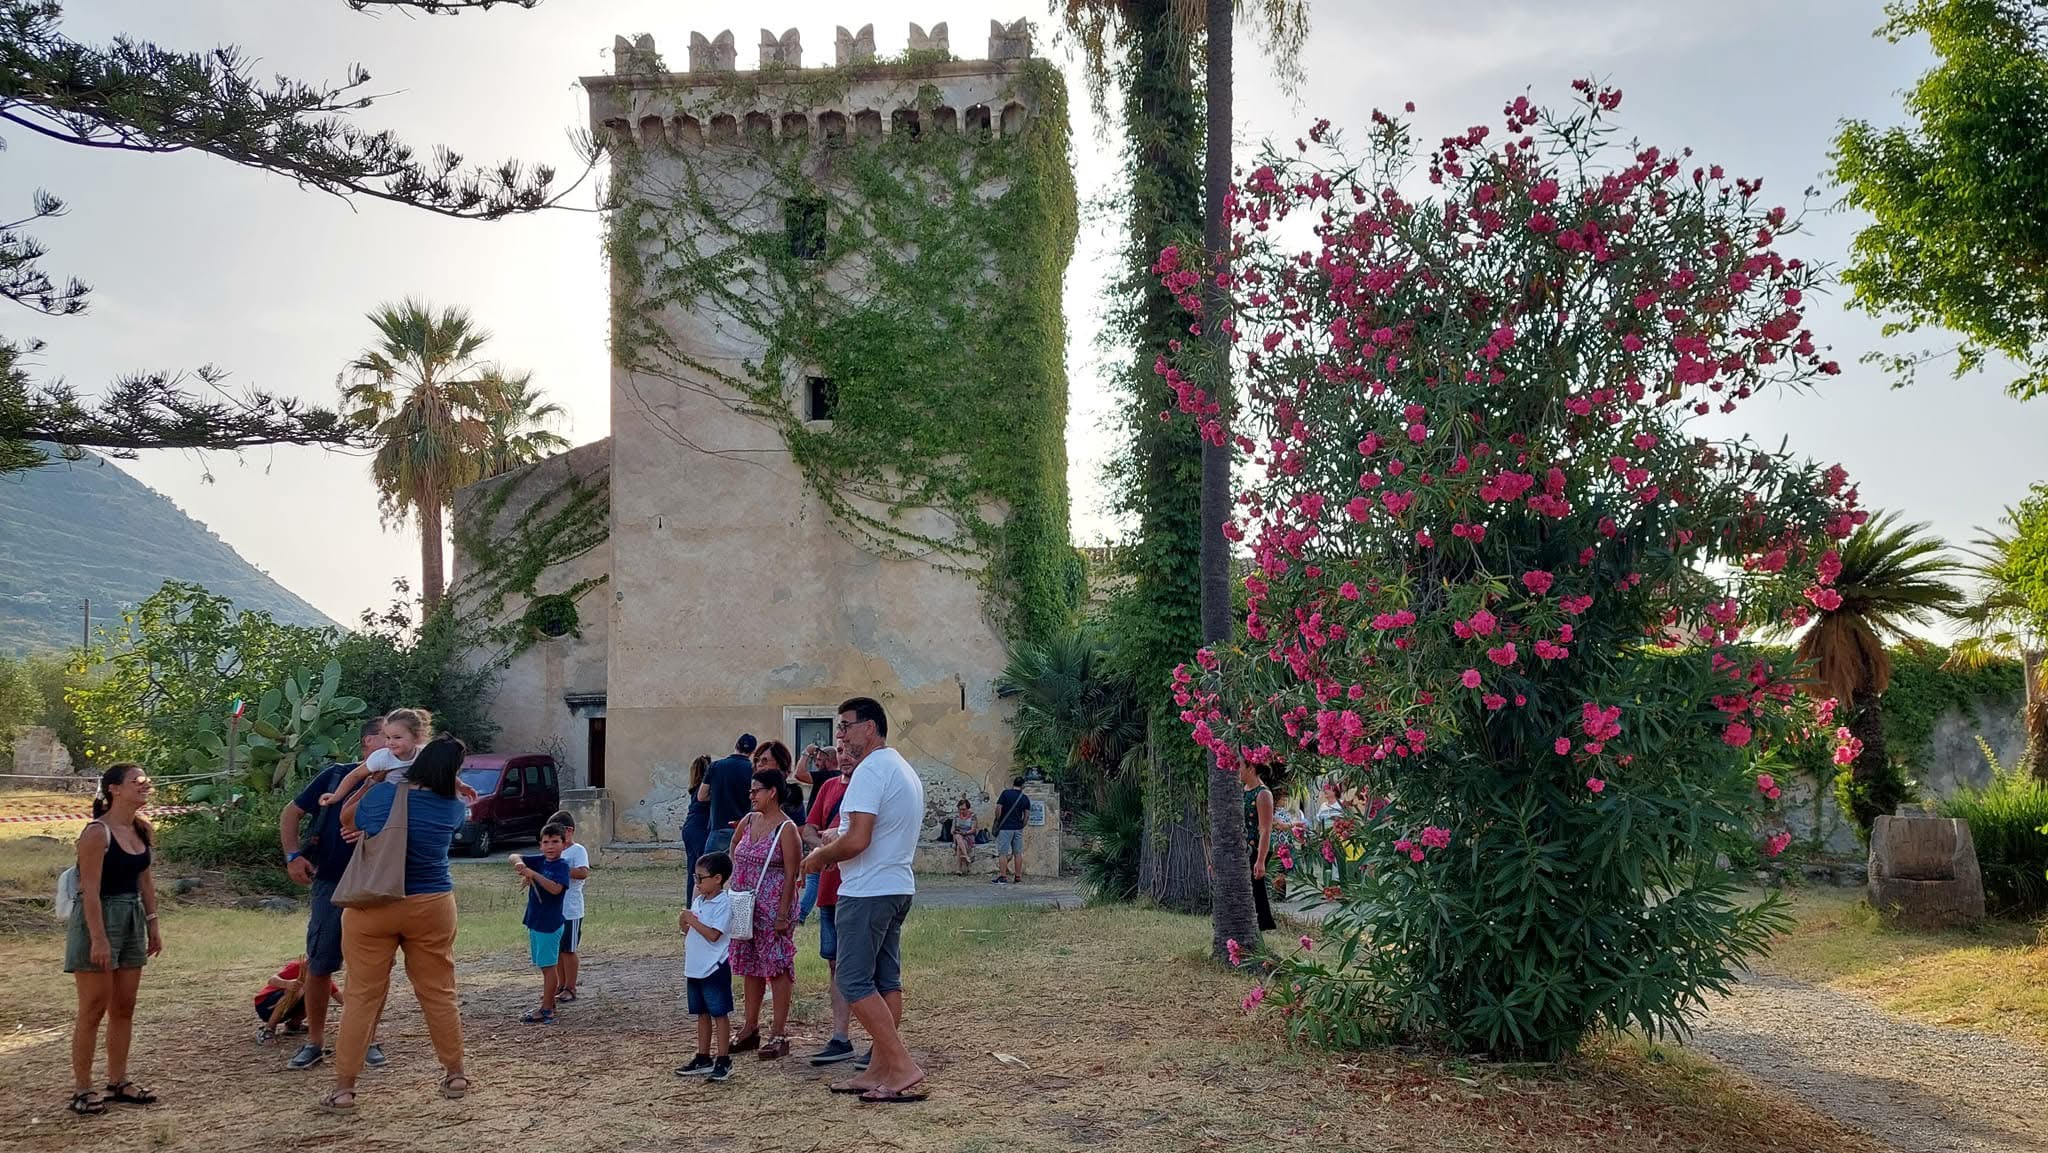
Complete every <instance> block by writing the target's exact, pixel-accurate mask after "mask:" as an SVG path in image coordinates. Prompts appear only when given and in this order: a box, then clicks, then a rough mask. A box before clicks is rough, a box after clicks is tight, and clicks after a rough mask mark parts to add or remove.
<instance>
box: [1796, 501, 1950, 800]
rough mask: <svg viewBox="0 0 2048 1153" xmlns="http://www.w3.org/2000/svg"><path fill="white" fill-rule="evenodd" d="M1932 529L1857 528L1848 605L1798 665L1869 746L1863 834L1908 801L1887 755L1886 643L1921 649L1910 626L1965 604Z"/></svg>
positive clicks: (1847, 569)
mask: <svg viewBox="0 0 2048 1153" xmlns="http://www.w3.org/2000/svg"><path fill="white" fill-rule="evenodd" d="M1927 528H1928V526H1926V525H1924V524H1901V523H1899V519H1898V515H1897V514H1896V513H1885V514H1883V515H1880V516H1878V517H1877V518H1875V519H1874V520H1872V521H1870V522H1869V523H1867V524H1865V525H1864V526H1863V527H1861V528H1859V529H1857V530H1856V532H1855V533H1854V534H1853V535H1851V536H1850V537H1849V539H1848V540H1846V541H1844V542H1843V544H1842V549H1841V556H1842V572H1841V575H1840V576H1838V577H1837V578H1836V579H1835V585H1834V588H1835V591H1836V592H1838V593H1840V594H1841V597H1842V601H1841V604H1840V605H1838V606H1836V607H1835V608H1834V609H1832V610H1823V611H1822V612H1821V614H1820V619H1819V620H1818V621H1816V622H1814V624H1813V626H1812V627H1811V628H1809V629H1807V631H1806V635H1805V636H1803V637H1801V638H1800V639H1799V647H1798V650H1797V653H1796V655H1797V657H1798V659H1799V660H1800V661H1801V662H1803V663H1804V662H1810V663H1811V664H1812V665H1813V672H1814V677H1815V679H1817V680H1818V681H1819V682H1820V683H1821V684H1822V685H1823V686H1825V689H1826V691H1827V692H1828V693H1830V694H1832V695H1833V696H1834V698H1835V700H1836V702H1837V703H1838V705H1839V707H1840V708H1842V709H1843V710H1844V714H1842V715H1844V717H1845V719H1844V722H1843V723H1844V724H1846V725H1847V726H1848V729H1849V731H1850V732H1851V733H1853V734H1854V735H1855V737H1856V739H1858V740H1860V741H1862V742H1863V752H1862V753H1861V754H1860V755H1859V756H1858V757H1857V758H1856V760H1855V761H1854V762H1853V763H1852V764H1851V765H1850V766H1849V779H1850V781H1851V783H1852V784H1853V785H1854V786H1856V787H1855V788H1854V789H1853V790H1852V792H1853V794H1854V796H1855V798H1856V805H1855V811H1853V812H1852V813H1851V814H1850V815H1851V816H1852V817H1853V818H1854V820H1855V821H1856V824H1857V827H1859V828H1862V829H1868V828H1870V824H1871V822H1872V821H1873V820H1875V819H1876V818H1877V817H1879V816H1882V815H1884V814H1886V813H1889V812H1891V811H1892V809H1893V808H1894V807H1895V806H1896V805H1897V804H1898V803H1899V802H1900V801H1901V800H1904V799H1905V798H1904V797H1903V795H1901V794H1902V792H1903V790H1902V788H1901V787H1900V783H1899V782H1898V781H1897V779H1896V775H1895V774H1893V773H1892V772H1891V770H1890V764H1889V762H1888V760H1887V754H1886V751H1885V741H1884V713H1883V710H1882V708H1881V707H1880V703H1879V699H1880V698H1881V697H1882V696H1883V695H1884V691H1885V689H1886V688H1887V687H1889V686H1890V684H1891V679H1892V661H1891V657H1890V655H1889V654H1887V653H1886V652H1885V643H1886V642H1887V641H1896V642H1904V643H1908V644H1912V643H1918V642H1917V640H1916V639H1915V638H1914V637H1913V635H1912V633H1911V632H1910V630H1909V626H1912V625H1923V626H1924V625H1927V624H1931V623H1932V622H1933V619H1934V618H1935V617H1936V616H1938V615H1941V614H1944V613H1951V612H1954V611H1955V610H1956V609H1958V608H1959V607H1961V605H1962V603H1963V594H1962V590H1960V589H1958V588H1957V587H1956V586H1955V584H1954V583H1953V580H1954V578H1955V577H1956V576H1957V575H1958V574H1959V573H1960V572H1961V571H1962V570H1961V566H1960V565H1958V564H1957V563H1956V562H1955V560H1954V559H1953V558H1952V557H1950V556H1949V555H1948V546H1947V545H1946V544H1944V543H1943V542H1942V540H1941V539H1940V538H1939V537H1935V536H1931V535H1928V531H1927Z"/></svg>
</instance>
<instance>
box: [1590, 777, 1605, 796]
mask: <svg viewBox="0 0 2048 1153" xmlns="http://www.w3.org/2000/svg"><path fill="white" fill-rule="evenodd" d="M1586 789H1587V790H1588V791H1589V792H1593V793H1596V794H1597V793H1603V792H1606V791H1607V782H1606V781H1603V780H1601V779H1600V778H1599V777H1587V778H1586Z"/></svg>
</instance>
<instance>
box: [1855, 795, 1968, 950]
mask: <svg viewBox="0 0 2048 1153" xmlns="http://www.w3.org/2000/svg"><path fill="white" fill-rule="evenodd" d="M1869 873H1870V882H1869V890H1868V891H1869V896H1870V904H1871V906H1872V907H1874V908H1875V909H1877V910H1878V912H1879V913H1881V914H1883V915H1884V917H1885V918H1886V919H1888V920H1894V921H1898V922H1901V923H1904V924H1908V925H1913V926H1916V927H1920V928H1941V927H1945V926H1950V925H1968V924H1974V923H1976V922H1978V921H1981V920H1983V919H1984V875H1983V873H1982V872H1981V871H1980V870H1979V869H1978V866H1977V847H1976V843H1975V842H1974V841H1973V840H1971V838H1970V825H1969V822H1967V821H1962V820H1957V819H1955V818H1952V817H1933V816H1896V817H1879V818H1877V822H1876V824H1874V825H1873V826H1872V827H1871V830H1870V863H1869Z"/></svg>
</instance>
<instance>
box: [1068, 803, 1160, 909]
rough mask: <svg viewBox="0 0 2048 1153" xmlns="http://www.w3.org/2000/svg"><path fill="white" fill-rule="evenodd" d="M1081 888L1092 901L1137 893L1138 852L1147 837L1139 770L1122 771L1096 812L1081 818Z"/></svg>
mask: <svg viewBox="0 0 2048 1153" xmlns="http://www.w3.org/2000/svg"><path fill="white" fill-rule="evenodd" d="M1079 828H1080V833H1081V836H1082V837H1083V838H1084V845H1083V848H1082V849H1081V888H1082V890H1083V891H1084V892H1086V893H1087V894H1088V900H1089V902H1090V903H1102V902H1109V901H1129V900H1133V899H1135V898H1136V897H1137V895H1138V853H1139V850H1140V847H1141V845H1142V843H1143V841H1144V838H1145V794H1144V789H1143V788H1142V787H1141V786H1140V785H1139V782H1138V776H1137V774H1136V773H1123V774H1120V775H1119V776H1117V777H1116V779H1115V780H1113V781H1112V782H1111V783H1110V786H1109V793H1108V796H1107V798H1106V799H1105V800H1104V801H1103V803H1102V805H1101V806H1100V807H1099V808H1097V809H1096V810H1095V811H1094V812H1091V813H1087V814H1085V815H1083V816H1082V817H1081V820H1080V822H1079Z"/></svg>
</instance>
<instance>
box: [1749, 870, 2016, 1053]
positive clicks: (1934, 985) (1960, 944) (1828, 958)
mask: <svg viewBox="0 0 2048 1153" xmlns="http://www.w3.org/2000/svg"><path fill="white" fill-rule="evenodd" d="M1792 902H1793V903H1792V911H1793V912H1794V914H1795V915H1796V916H1797V917H1798V919H1799V923H1798V925H1797V926H1796V927H1795V928H1794V929H1793V930H1792V931H1791V932H1789V933H1787V934H1785V935H1784V936H1782V937H1780V938H1778V940H1777V941H1776V942H1775V943H1774V944H1773V945H1772V947H1771V955H1770V958H1769V959H1768V961H1766V962H1765V963H1764V965H1763V967H1765V968H1768V969H1770V970H1771V971H1774V972H1779V973H1784V974H1785V975H1787V976H1792V977H1798V978H1800V979H1802V980H1808V981H1814V982H1817V983H1820V984H1825V985H1828V986H1830V987H1833V988H1837V989H1842V990H1846V991H1850V992H1855V993H1858V994H1861V995H1863V996H1866V997H1869V998H1870V999H1872V1000H1874V1001H1876V1002H1877V1003H1878V1004H1880V1005H1882V1006H1884V1007H1885V1008H1886V1009H1888V1010H1890V1011H1892V1012H1894V1013H1897V1014H1900V1015H1901V1016H1905V1017H1913V1018H1917V1019H1919V1020H1922V1021H1927V1022H1930V1023H1933V1024H1937V1025H1953V1026H1960V1027H1963V1028H1969V1029H1979V1030H1983V1031H1986V1032H1992V1033H2003V1034H2005V1035H2007V1036H2010V1037H2016V1038H2019V1039H2021V1040H2025V1041H2029V1042H2032V1043H2034V1044H2037V1045H2044V1046H2048V944H2044V938H2043V933H2044V931H2048V930H2044V928H2043V927H2042V926H2040V925H2015V924H2011V923H2007V922H1997V921H1994V922H1989V923H1987V924H1986V925H1984V926H1983V927H1982V928H1978V929H1970V930H1955V931H1950V932H1941V933H1924V932H1914V931H1911V930H1905V929H1894V928H1890V927H1888V926H1886V925H1885V924H1884V923H1883V921H1882V920H1881V919H1880V918H1879V917H1878V916H1877V914H1876V913H1875V912H1873V911H1872V910H1871V909H1870V906H1869V905H1867V904H1865V903H1864V902H1863V901H1862V899H1861V897H1860V895H1858V894H1857V893H1856V892H1855V891H1853V890H1848V891H1845V890H1841V889H1815V890H1804V891H1801V892H1798V893H1797V894H1795V895H1794V897H1793V899H1792Z"/></svg>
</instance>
